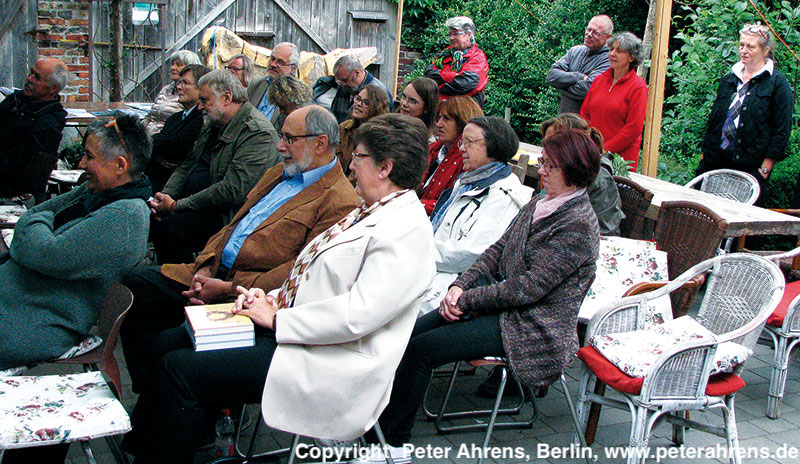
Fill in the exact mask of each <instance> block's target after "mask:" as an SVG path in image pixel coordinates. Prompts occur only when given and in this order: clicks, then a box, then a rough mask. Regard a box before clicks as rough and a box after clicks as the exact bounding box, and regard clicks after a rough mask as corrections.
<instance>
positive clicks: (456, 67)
mask: <svg viewBox="0 0 800 464" xmlns="http://www.w3.org/2000/svg"><path fill="white" fill-rule="evenodd" d="M470 48H472V47H470ZM467 50H469V48H468V49H467ZM465 53H466V50H453V48H452V47H447V48H445V49H444V51H442V52H439V53H438V54H437V55H436V58H434V59H433V64H434V65H436V67H437V68H439V69H442V67H443V66H444V62H445V61H446V60H447V58H450V61H452V63H453V64H452V65H450V69H452V70H453V71H455V72H457V73H460V72H461V66H463V65H464V63H466V62H467V60H469V58H464V54H465Z"/></svg>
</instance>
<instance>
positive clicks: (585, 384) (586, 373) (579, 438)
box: [572, 366, 600, 446]
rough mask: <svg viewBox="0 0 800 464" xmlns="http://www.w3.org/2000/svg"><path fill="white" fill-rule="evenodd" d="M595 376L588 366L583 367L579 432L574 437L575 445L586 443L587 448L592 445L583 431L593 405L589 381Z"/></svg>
mask: <svg viewBox="0 0 800 464" xmlns="http://www.w3.org/2000/svg"><path fill="white" fill-rule="evenodd" d="M593 376H594V375H593V374H592V371H590V370H589V369H588V368H586V366H583V367H581V374H580V381H579V383H578V395H577V396H578V404H577V407H576V414H577V419H578V427H577V428H578V430H577V431H576V432H575V436H574V437H572V442H573V443H586V444H587V446H588V445H590V444H591V443H589V441H588V440H586V438H585V436H584V435H583V434H582V432H581V430H583V426H584V424H586V416H587V414H588V412H589V408H590V406H591V404H590V403H589V400H588V396H587V395H588V393H589V380H590V379H591V377H593ZM595 381H596V382H599V381H600V380H599V379H595Z"/></svg>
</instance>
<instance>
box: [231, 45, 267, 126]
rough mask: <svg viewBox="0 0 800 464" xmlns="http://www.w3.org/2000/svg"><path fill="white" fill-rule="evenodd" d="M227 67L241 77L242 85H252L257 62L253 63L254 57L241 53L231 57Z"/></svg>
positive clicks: (237, 76) (238, 77)
mask: <svg viewBox="0 0 800 464" xmlns="http://www.w3.org/2000/svg"><path fill="white" fill-rule="evenodd" d="M225 69H227V70H228V71H230V72H231V74H233V75H234V76H236V78H237V79H239V83H240V84H242V87H244V88H245V89H246V88H247V86H248V85H250V82H252V81H253V76H254V75H255V73H256V64H255V63H253V59H252V58H250V57H249V56H247V55H245V54H244V53H240V54H238V55H233V56H232V57H231V59H230V61H228V64H227V65H225ZM267 119H269V118H267Z"/></svg>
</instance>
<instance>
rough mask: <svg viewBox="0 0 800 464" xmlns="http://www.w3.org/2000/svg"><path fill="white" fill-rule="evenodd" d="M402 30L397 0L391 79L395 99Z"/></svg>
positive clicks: (401, 9)
mask: <svg viewBox="0 0 800 464" xmlns="http://www.w3.org/2000/svg"><path fill="white" fill-rule="evenodd" d="M402 32H403V0H397V28H396V29H395V34H396V36H397V41H396V42H395V44H394V79H392V87H391V90H392V95H394V98H395V100H396V99H397V93H398V92H397V74H398V73H399V72H400V34H401V33H402Z"/></svg>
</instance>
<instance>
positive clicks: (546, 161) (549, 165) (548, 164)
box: [539, 157, 561, 173]
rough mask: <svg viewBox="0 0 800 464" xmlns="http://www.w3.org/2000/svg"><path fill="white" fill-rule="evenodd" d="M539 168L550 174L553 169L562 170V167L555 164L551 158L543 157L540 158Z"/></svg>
mask: <svg viewBox="0 0 800 464" xmlns="http://www.w3.org/2000/svg"><path fill="white" fill-rule="evenodd" d="M539 166H541V168H542V169H543V170H544V172H546V173H550V172H552V171H553V169H557V168H560V167H561V166H559V165H557V164H555V163H553V161H551V160H550V158H545V157H541V158H539Z"/></svg>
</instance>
